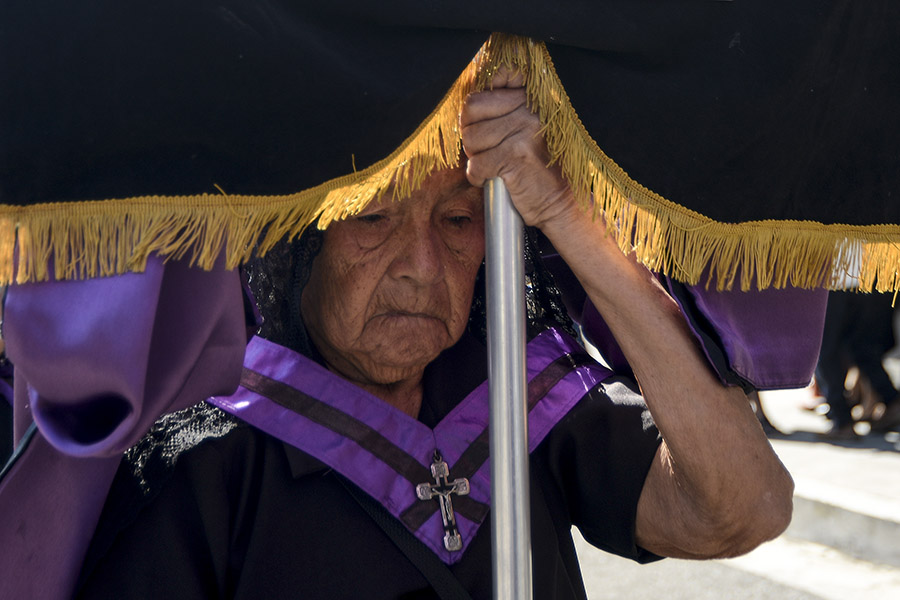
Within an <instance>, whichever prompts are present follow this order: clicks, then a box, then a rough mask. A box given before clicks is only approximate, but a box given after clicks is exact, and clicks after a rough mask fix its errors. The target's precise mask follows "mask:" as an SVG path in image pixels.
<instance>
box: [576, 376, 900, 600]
mask: <svg viewBox="0 0 900 600" xmlns="http://www.w3.org/2000/svg"><path fill="white" fill-rule="evenodd" d="M891 360H892V362H891V364H890V369H889V370H891V371H892V375H897V376H900V359H891ZM761 402H762V404H763V407H764V409H765V411H766V414H767V415H768V417H769V419H770V420H771V421H772V423H773V424H774V425H775V426H776V427H778V429H779V430H781V431H782V433H783V434H782V435H773V436H770V441H771V443H772V446H773V448H774V449H775V451H776V453H778V455H779V456H780V457H781V459H782V461H783V462H784V463H785V465H786V466H787V468H788V470H790V472H791V474H792V475H793V477H794V482H795V486H796V487H795V494H794V517H793V520H792V523H791V526H790V527H789V528H788V530H787V531H786V532H785V534H784V535H782V536H781V537H780V538H778V539H777V540H774V541H772V542H769V543H768V544H764V545H763V546H761V547H760V548H758V549H757V550H754V551H753V552H751V553H750V554H748V555H746V556H743V557H739V558H736V559H729V560H715V561H682V560H672V559H668V560H664V561H661V562H659V563H654V564H651V565H637V564H635V563H632V562H630V561H627V560H624V559H620V558H618V557H612V556H610V555H607V554H605V553H603V552H600V551H598V550H595V549H593V548H591V547H590V546H588V545H587V544H586V543H584V542H583V541H581V540H578V542H577V543H578V550H579V557H580V558H581V561H582V570H583V573H584V578H585V584H586V586H587V588H588V596H589V598H590V599H591V600H607V599H618V598H625V599H637V600H640V599H644V598H647V599H650V598H653V599H658V598H661V597H665V598H667V600H679V599H681V598H684V599H692V600H694V599H698V600H704V599H707V598H708V599H713V598H715V599H720V598H724V599H732V600H754V599H768V598H773V599H778V600H870V599H871V600H875V599H878V600H886V599H893V598H898V599H900V435H898V434H893V435H890V434H889V435H887V436H885V435H875V434H871V433H867V432H866V427H865V426H864V425H861V426H860V428H859V432H860V433H863V434H865V435H862V436H861V437H860V439H859V440H858V441H853V442H827V441H823V440H822V439H821V438H820V437H818V435H817V434H818V433H822V432H824V431H826V430H827V429H828V427H829V424H828V422H827V420H826V419H825V418H824V417H823V416H821V415H820V414H817V413H815V412H814V411H810V410H809V409H808V408H807V406H810V405H813V404H814V403H815V402H814V397H813V394H812V392H811V390H809V389H806V390H788V391H778V392H766V393H763V394H762V398H761Z"/></svg>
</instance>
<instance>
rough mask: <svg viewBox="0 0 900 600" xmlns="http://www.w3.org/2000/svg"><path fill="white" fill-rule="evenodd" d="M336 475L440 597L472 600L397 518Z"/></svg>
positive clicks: (445, 566) (456, 580)
mask: <svg viewBox="0 0 900 600" xmlns="http://www.w3.org/2000/svg"><path fill="white" fill-rule="evenodd" d="M335 475H336V476H337V478H338V481H340V482H341V484H342V485H343V486H344V487H345V488H346V489H347V491H348V492H349V493H350V495H351V496H352V497H353V499H354V500H356V502H357V504H359V505H360V506H361V507H362V508H363V510H365V511H366V512H367V513H368V514H369V516H370V517H372V520H373V521H375V523H377V524H378V526H379V527H380V528H381V530H382V531H384V533H385V534H386V535H387V536H388V537H389V538H391V541H392V542H394V544H396V545H397V547H398V548H400V551H401V552H403V554H404V555H405V556H406V558H408V559H409V561H410V562H411V563H412V564H413V565H415V567H416V568H417V569H418V570H419V571H420V572H421V573H422V575H424V576H425V579H426V580H428V583H429V584H430V585H431V587H432V588H433V589H434V591H435V592H437V595H438V596H440V598H441V600H472V596H470V595H469V592H467V591H466V589H465V588H464V587H463V586H462V584H461V583H460V582H459V580H458V579H457V578H456V576H455V575H453V573H452V572H451V571H450V569H449V568H447V565H445V564H444V563H443V562H441V559H439V558H438V557H437V556H435V555H434V553H433V552H431V550H429V549H428V548H426V547H425V546H423V545H422V543H421V542H420V541H419V540H417V539H416V538H415V537H413V535H412V534H411V533H410V532H409V531H408V530H407V529H406V527H404V526H403V524H402V523H400V521H398V520H397V519H395V518H394V516H393V515H391V513H389V512H388V511H387V510H385V508H384V507H383V506H381V505H380V504H379V503H378V502H376V501H375V500H374V499H373V498H371V497H370V496H369V495H367V494H366V493H365V492H363V491H362V490H360V489H359V488H357V487H355V486H354V485H353V484H352V483H350V482H349V481H347V480H346V479H345V478H344V477H342V476H340V475H337V473H335Z"/></svg>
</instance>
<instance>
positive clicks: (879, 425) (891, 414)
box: [872, 398, 900, 433]
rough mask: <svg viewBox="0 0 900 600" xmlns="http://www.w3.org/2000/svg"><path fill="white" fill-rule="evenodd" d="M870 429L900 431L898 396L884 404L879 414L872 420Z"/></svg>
mask: <svg viewBox="0 0 900 600" xmlns="http://www.w3.org/2000/svg"><path fill="white" fill-rule="evenodd" d="M872 431H875V432H878V433H884V432H887V431H900V398H897V399H895V400H894V401H893V402H891V403H890V404H888V405H887V406H885V408H884V412H883V413H881V416H880V417H878V418H877V419H875V420H873V421H872Z"/></svg>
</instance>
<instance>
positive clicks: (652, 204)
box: [0, 34, 900, 292]
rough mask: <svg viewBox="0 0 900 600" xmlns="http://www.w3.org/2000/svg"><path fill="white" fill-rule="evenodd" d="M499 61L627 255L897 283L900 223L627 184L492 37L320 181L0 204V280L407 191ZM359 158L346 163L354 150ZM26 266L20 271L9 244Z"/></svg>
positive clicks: (313, 215) (199, 245)
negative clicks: (408, 122) (388, 148)
mask: <svg viewBox="0 0 900 600" xmlns="http://www.w3.org/2000/svg"><path fill="white" fill-rule="evenodd" d="M501 65H505V66H507V67H509V68H514V69H521V70H522V71H523V72H524V73H525V81H526V91H527V94H528V98H529V102H530V103H531V106H532V108H533V109H534V110H535V111H536V112H537V113H538V115H539V116H540V119H541V122H542V123H543V129H542V132H543V134H544V137H545V139H546V141H547V145H548V148H549V150H550V154H551V157H552V158H551V164H554V163H555V164H559V165H560V167H561V169H562V172H563V175H564V176H565V177H566V179H567V180H568V181H569V184H570V185H571V187H572V189H573V191H574V192H575V195H576V198H577V199H578V200H579V202H580V203H581V205H582V206H583V207H584V208H585V210H593V211H594V214H595V215H600V214H601V213H602V214H603V216H604V218H605V219H606V220H607V222H609V223H615V225H616V227H614V228H612V227H611V228H610V232H611V233H610V234H611V235H613V236H614V237H615V239H616V241H617V243H618V245H619V247H620V248H621V249H622V250H623V251H624V252H634V253H635V254H636V256H637V258H638V259H639V260H640V261H641V262H642V263H643V264H645V265H647V266H648V267H649V268H651V269H653V270H654V271H657V272H660V273H663V274H666V275H670V276H672V277H674V278H675V279H678V280H680V281H684V282H686V283H690V284H697V283H701V282H704V280H705V284H706V285H707V286H709V285H713V284H714V285H715V286H716V287H717V288H718V289H730V288H732V287H733V286H734V285H735V284H738V285H740V288H741V289H743V290H749V289H751V288H752V287H756V288H758V289H766V288H769V287H775V288H781V287H784V286H787V285H792V286H796V287H801V288H815V287H828V288H830V289H835V288H839V287H841V286H842V280H843V274H845V273H854V274H855V273H857V272H858V278H859V287H860V289H861V290H863V291H871V290H876V291H880V292H888V291H890V292H896V291H898V290H900V225H871V226H850V225H839V224H837V225H825V224H821V223H816V222H812V221H775V220H770V221H754V222H744V223H721V222H717V221H713V220H712V219H709V218H707V217H705V216H703V215H701V214H699V213H697V212H694V211H692V210H689V209H686V208H684V207H683V206H680V205H678V204H675V203H674V202H671V201H669V200H666V199H665V198H663V197H661V196H659V195H658V194H655V193H654V192H652V191H650V190H648V189H646V188H645V187H643V186H641V185H640V184H638V183H637V182H635V181H634V180H632V179H631V178H630V177H629V176H628V174H627V173H625V172H624V171H623V170H622V169H621V168H620V167H619V166H618V165H616V164H615V162H613V161H612V160H611V159H610V158H609V157H608V156H606V154H604V153H603V151H602V150H601V149H600V148H599V147H598V146H597V144H596V142H595V141H594V140H593V139H591V137H590V136H589V135H588V132H587V131H586V130H585V128H584V126H583V124H582V123H581V121H580V119H579V118H578V115H577V114H576V113H575V110H574V108H573V107H572V105H571V102H570V101H569V98H568V96H567V94H566V92H565V90H564V89H563V86H562V83H561V82H560V80H559V77H558V76H557V74H556V71H555V69H554V67H553V62H552V60H551V58H550V55H549V53H548V51H547V48H546V46H544V44H542V43H535V42H533V41H531V40H528V39H526V38H521V37H515V36H509V35H500V34H495V35H494V36H492V37H491V39H490V40H489V41H488V42H487V43H486V44H485V46H484V47H483V48H482V50H481V51H480V52H479V54H478V55H477V56H476V57H475V58H474V59H473V60H472V62H471V63H470V64H469V66H468V67H467V68H466V69H465V70H464V72H463V73H462V75H461V76H460V77H459V79H457V81H456V82H455V83H454V84H453V86H452V87H451V88H450V90H449V91H448V93H447V95H446V96H445V97H444V99H443V100H442V101H441V102H440V104H439V105H438V106H437V108H436V109H435V110H434V111H433V112H432V113H431V115H429V117H428V118H427V119H425V121H423V123H422V124H421V125H420V126H419V128H418V129H417V130H416V131H415V132H413V134H412V135H411V136H409V138H407V139H406V140H405V141H404V142H403V143H402V144H401V145H400V147H399V148H397V150H395V151H394V152H393V153H392V154H391V155H390V156H388V157H386V158H385V159H383V160H381V161H379V162H377V163H376V164H374V165H371V166H370V167H368V168H366V169H364V170H362V171H357V170H356V165H355V162H354V164H353V172H352V173H349V174H347V175H345V176H343V177H339V178H337V179H334V180H332V181H328V182H326V183H323V184H321V185H319V186H317V187H315V188H311V189H308V190H304V191H302V192H299V193H296V194H289V195H283V196H235V195H230V194H228V193H227V190H221V189H219V192H220V193H218V194H201V195H193V196H178V197H160V196H148V197H139V198H129V199H122V200H102V201H85V202H72V203H58V204H38V205H32V206H27V207H16V206H0V285H5V284H8V283H11V282H16V283H23V282H28V281H43V280H46V279H48V278H49V276H50V273H51V270H50V266H51V265H53V267H54V269H53V273H54V275H55V277H56V278H57V279H79V278H86V277H103V276H108V275H113V274H117V273H123V272H127V271H141V270H143V269H144V268H145V266H146V261H147V258H148V256H149V255H150V254H151V253H159V254H160V255H162V256H166V257H171V258H176V259H180V258H187V259H188V260H190V262H191V264H193V265H197V266H199V267H202V268H204V269H210V268H212V266H213V264H214V262H215V260H216V257H218V256H219V255H220V254H221V253H222V251H223V250H224V252H225V257H226V266H227V267H228V268H234V267H236V266H237V265H239V264H240V263H241V262H243V261H246V260H248V259H249V258H250V257H251V256H253V254H254V253H258V254H264V253H265V252H266V251H268V250H269V249H271V247H272V246H273V244H275V243H276V242H277V241H278V240H280V239H282V238H284V237H286V236H287V237H292V238H293V237H296V236H299V235H300V234H301V233H302V232H303V230H304V229H305V228H306V227H308V226H309V225H310V224H311V223H313V222H316V220H317V219H318V226H319V227H320V228H323V229H324V228H325V227H327V226H328V225H329V224H330V223H331V222H333V221H334V220H339V219H344V218H346V217H348V216H350V215H353V214H356V213H358V212H359V211H360V210H362V209H363V208H365V206H366V205H367V204H368V203H369V202H370V201H371V200H372V199H373V198H376V197H379V196H380V195H382V194H383V193H385V192H386V191H387V190H388V189H389V188H392V189H393V197H394V199H397V200H400V199H403V198H406V197H408V196H409V195H410V194H411V193H412V192H413V191H414V190H415V189H417V188H418V187H419V186H421V184H422V182H423V181H424V180H425V178H426V177H427V176H428V175H429V174H430V173H432V172H433V171H435V170H437V169H443V168H447V167H450V166H456V165H457V164H458V162H459V156H460V149H461V141H460V131H459V127H458V116H459V112H460V109H461V108H462V105H463V103H464V101H465V98H466V96H467V95H468V94H469V93H471V92H473V91H478V90H482V89H484V88H485V87H486V86H488V85H489V83H490V80H491V76H492V75H493V74H494V73H495V72H496V70H497V69H498V68H500V66H501ZM351 158H352V157H351ZM16 248H17V251H18V266H17V270H16V271H15V272H14V261H13V256H14V251H15V250H14V249H16Z"/></svg>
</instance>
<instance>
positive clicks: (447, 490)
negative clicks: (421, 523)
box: [416, 450, 469, 552]
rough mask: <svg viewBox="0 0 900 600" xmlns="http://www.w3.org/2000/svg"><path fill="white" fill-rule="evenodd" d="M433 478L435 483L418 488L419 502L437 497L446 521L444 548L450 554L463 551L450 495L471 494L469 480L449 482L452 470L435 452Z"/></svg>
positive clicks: (461, 478) (421, 484)
mask: <svg viewBox="0 0 900 600" xmlns="http://www.w3.org/2000/svg"><path fill="white" fill-rule="evenodd" d="M431 476H432V477H434V481H435V483H420V484H419V485H417V486H416V495H417V496H418V497H419V500H431V499H432V498H434V497H435V496H437V499H438V502H439V503H440V505H441V519H443V521H444V548H446V549H447V550H449V551H450V552H456V551H458V550H461V549H462V537H461V536H460V535H459V529H457V527H456V516H455V515H454V514H453V502H452V501H451V499H450V494H456V495H458V496H466V495H468V493H469V480H468V479H466V478H465V477H460V478H459V479H454V480H453V481H449V478H450V468H449V467H448V466H447V463H445V462H444V460H443V458H441V453H440V452H438V451H437V450H435V451H434V462H432V463H431Z"/></svg>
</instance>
